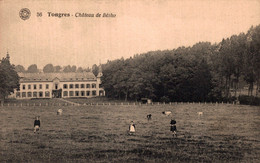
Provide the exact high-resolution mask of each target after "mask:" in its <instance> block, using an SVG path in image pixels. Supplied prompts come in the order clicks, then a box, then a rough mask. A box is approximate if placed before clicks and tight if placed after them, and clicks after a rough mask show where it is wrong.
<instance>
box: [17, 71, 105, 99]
mask: <svg viewBox="0 0 260 163" xmlns="http://www.w3.org/2000/svg"><path fill="white" fill-rule="evenodd" d="M18 75H19V77H20V90H15V91H14V94H13V95H12V96H13V97H15V98H16V99H32V98H73V97H87V98H91V97H96V96H105V91H104V89H103V88H102V87H101V76H102V72H101V71H99V73H98V75H97V76H95V75H94V74H93V73H91V72H81V73H79V72H71V73H63V72H61V73H18Z"/></svg>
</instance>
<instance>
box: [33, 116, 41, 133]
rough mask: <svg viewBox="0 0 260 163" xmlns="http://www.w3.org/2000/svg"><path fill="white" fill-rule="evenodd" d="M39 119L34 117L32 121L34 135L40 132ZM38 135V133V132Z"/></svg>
mask: <svg viewBox="0 0 260 163" xmlns="http://www.w3.org/2000/svg"><path fill="white" fill-rule="evenodd" d="M39 118H40V117H39V116H36V117H35V121H34V133H36V132H38V131H39V130H40V126H41V122H40V119H39ZM38 133H39V132H38Z"/></svg>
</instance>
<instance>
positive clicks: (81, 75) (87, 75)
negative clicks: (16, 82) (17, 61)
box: [18, 72, 96, 81]
mask: <svg viewBox="0 0 260 163" xmlns="http://www.w3.org/2000/svg"><path fill="white" fill-rule="evenodd" d="M18 75H19V77H20V81H53V80H54V79H56V78H58V79H59V80H60V81H72V80H73V81H75V80H79V81H81V80H96V77H95V75H94V74H93V73H91V72H70V73H63V72H62V73H18Z"/></svg>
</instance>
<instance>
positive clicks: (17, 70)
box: [15, 65, 25, 72]
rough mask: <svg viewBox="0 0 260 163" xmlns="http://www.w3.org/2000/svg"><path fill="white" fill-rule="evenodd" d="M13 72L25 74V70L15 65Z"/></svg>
mask: <svg viewBox="0 0 260 163" xmlns="http://www.w3.org/2000/svg"><path fill="white" fill-rule="evenodd" d="M15 71H16V72H25V68H24V67H23V66H22V65H16V66H15Z"/></svg>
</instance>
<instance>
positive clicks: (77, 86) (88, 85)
mask: <svg viewBox="0 0 260 163" xmlns="http://www.w3.org/2000/svg"><path fill="white" fill-rule="evenodd" d="M90 86H91V87H90ZM79 87H80V88H85V87H86V88H96V84H91V85H90V84H63V88H64V89H68V88H79Z"/></svg>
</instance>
